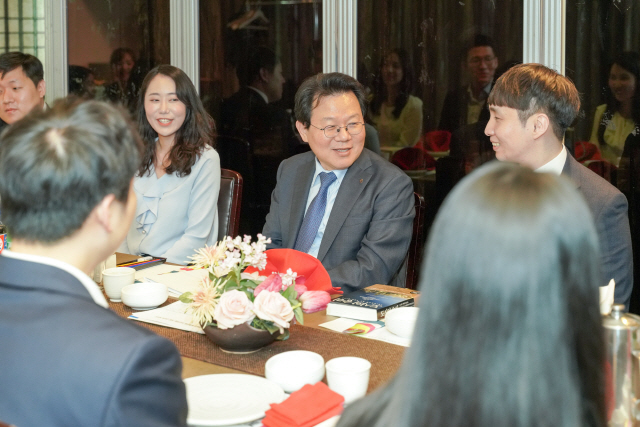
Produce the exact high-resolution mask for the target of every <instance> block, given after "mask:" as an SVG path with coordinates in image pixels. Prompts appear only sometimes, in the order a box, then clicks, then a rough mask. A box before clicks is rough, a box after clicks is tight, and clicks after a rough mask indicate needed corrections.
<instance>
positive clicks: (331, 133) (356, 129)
mask: <svg viewBox="0 0 640 427" xmlns="http://www.w3.org/2000/svg"><path fill="white" fill-rule="evenodd" d="M309 124H310V125H311V123H309ZM311 126H313V125H311ZM313 127H314V128H316V129H318V130H321V131H322V132H324V136H326V137H327V138H335V137H336V136H338V134H339V133H340V129H345V130H346V131H347V132H349V135H357V134H359V133H360V132H362V129H364V123H349V124H348V125H346V126H333V125H331V126H325V127H323V128H319V127H318V126H313Z"/></svg>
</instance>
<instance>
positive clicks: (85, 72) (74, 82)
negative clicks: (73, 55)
mask: <svg viewBox="0 0 640 427" xmlns="http://www.w3.org/2000/svg"><path fill="white" fill-rule="evenodd" d="M91 74H93V72H92V71H91V70H90V69H88V68H86V67H82V66H80V65H69V95H76V96H80V97H81V96H84V95H86V93H87V91H86V88H85V85H84V83H85V79H86V78H87V77H89V76H90V75H91Z"/></svg>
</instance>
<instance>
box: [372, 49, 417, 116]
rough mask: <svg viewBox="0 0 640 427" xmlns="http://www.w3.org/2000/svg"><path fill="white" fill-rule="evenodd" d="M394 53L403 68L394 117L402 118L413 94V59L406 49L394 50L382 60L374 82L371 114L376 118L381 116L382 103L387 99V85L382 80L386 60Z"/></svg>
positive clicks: (394, 107)
mask: <svg viewBox="0 0 640 427" xmlns="http://www.w3.org/2000/svg"><path fill="white" fill-rule="evenodd" d="M394 53H395V54H396V55H398V59H399V60H400V66H401V67H402V80H401V81H400V88H399V89H400V90H399V91H398V96H397V97H396V101H395V104H394V106H393V117H395V118H396V119H397V118H398V117H400V113H402V109H403V108H404V106H405V105H407V101H408V100H409V95H411V94H412V93H413V65H412V61H411V57H410V56H409V54H408V53H407V51H406V50H404V49H393V50H392V51H390V52H389V53H387V54H386V55H385V56H384V57H383V58H382V61H380V68H378V74H377V75H376V78H375V80H374V82H373V90H374V92H373V99H372V100H371V112H372V113H373V114H375V115H376V116H377V115H380V109H381V108H382V103H383V102H384V101H385V100H386V99H387V85H385V84H384V81H383V80H382V67H384V63H385V60H386V58H388V57H389V56H390V55H391V54H394Z"/></svg>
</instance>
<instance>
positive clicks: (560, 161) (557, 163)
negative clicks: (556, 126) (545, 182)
mask: <svg viewBox="0 0 640 427" xmlns="http://www.w3.org/2000/svg"><path fill="white" fill-rule="evenodd" d="M566 161H567V149H566V148H565V147H564V144H563V145H562V150H560V153H558V155H557V156H555V157H554V158H553V159H551V160H549V161H548V162H547V163H545V164H544V165H542V166H540V167H539V168H538V169H536V172H539V173H552V174H554V175H558V176H559V175H561V174H562V169H564V164H565V163H566Z"/></svg>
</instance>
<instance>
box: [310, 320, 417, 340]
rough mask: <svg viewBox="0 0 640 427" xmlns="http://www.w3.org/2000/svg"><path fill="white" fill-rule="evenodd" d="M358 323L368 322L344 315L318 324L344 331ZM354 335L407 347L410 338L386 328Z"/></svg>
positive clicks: (333, 329)
mask: <svg viewBox="0 0 640 427" xmlns="http://www.w3.org/2000/svg"><path fill="white" fill-rule="evenodd" d="M358 323H364V324H366V323H368V322H366V321H363V320H354V319H347V318H346V317H339V318H337V319H335V320H331V321H329V322H325V323H321V324H320V325H319V326H322V327H323V328H327V329H331V330H332V331H336V332H344V331H346V330H347V329H350V328H352V327H353V326H354V325H357V324H358ZM354 335H356V336H358V337H363V338H369V339H372V340H378V341H384V342H388V343H390V344H395V345H401V346H404V347H409V346H410V345H411V339H410V338H403V337H399V336H398V335H395V334H394V333H392V332H389V330H387V328H376V329H375V330H373V331H371V332H368V333H366V334H354Z"/></svg>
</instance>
